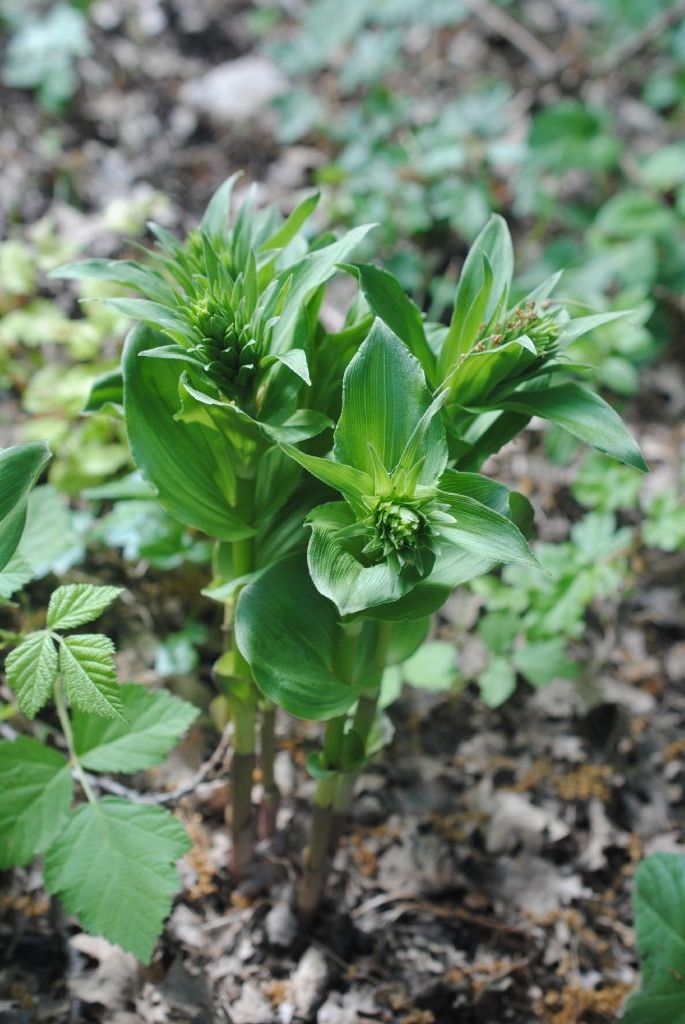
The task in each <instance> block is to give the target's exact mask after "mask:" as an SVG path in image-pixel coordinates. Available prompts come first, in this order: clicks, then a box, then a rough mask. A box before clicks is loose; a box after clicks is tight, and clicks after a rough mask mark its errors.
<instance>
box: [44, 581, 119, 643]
mask: <svg viewBox="0 0 685 1024" xmlns="http://www.w3.org/2000/svg"><path fill="white" fill-rule="evenodd" d="M121 593H123V590H122V588H121V587H96V586H93V585H92V584H90V583H67V584H65V586H63V587H58V588H57V590H55V591H53V593H52V595H51V597H50V604H49V605H48V616H47V624H48V626H49V627H50V629H57V630H60V631H61V630H64V629H74V628H75V627H76V626H82V625H83V624H84V622H92V621H93V619H97V618H98V617H99V616H100V615H102V613H103V612H104V610H105V608H108V607H109V606H110V604H111V603H112V601H114V600H116V598H117V597H118V596H119V594H121Z"/></svg>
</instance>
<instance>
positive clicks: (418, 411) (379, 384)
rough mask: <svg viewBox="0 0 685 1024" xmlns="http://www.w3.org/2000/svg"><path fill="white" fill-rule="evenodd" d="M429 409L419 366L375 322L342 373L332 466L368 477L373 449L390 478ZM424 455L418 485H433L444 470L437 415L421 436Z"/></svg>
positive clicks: (444, 448) (443, 446)
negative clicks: (343, 465) (342, 465)
mask: <svg viewBox="0 0 685 1024" xmlns="http://www.w3.org/2000/svg"><path fill="white" fill-rule="evenodd" d="M430 405H431V394H430V391H429V390H428V388H427V387H426V380H425V377H424V373H423V370H422V369H421V367H420V365H419V363H418V362H417V360H416V359H415V358H414V356H412V355H411V353H410V352H409V351H408V350H407V347H406V345H403V344H402V342H401V341H400V340H399V338H398V337H397V336H396V335H395V334H394V333H393V332H392V331H391V330H390V328H389V327H387V326H386V325H385V324H384V323H383V321H382V320H378V319H377V320H376V321H375V322H374V324H373V326H372V328H371V330H370V332H369V335H368V337H367V339H366V341H364V342H363V344H362V345H361V347H360V348H359V351H358V352H357V354H356V355H355V357H354V358H353V359H352V361H351V363H350V364H349V366H348V367H347V370H346V371H345V376H344V379H343V400H342V412H341V414H340V419H339V420H338V425H337V427H336V428H335V446H334V455H335V458H336V460H337V461H338V462H342V463H346V464H347V465H349V466H354V467H355V468H356V469H359V470H362V471H364V472H366V473H368V474H370V475H372V476H373V473H374V458H373V454H372V452H371V446H373V448H374V449H375V451H376V452H377V453H378V456H379V458H380V461H381V462H382V464H383V465H384V466H385V468H386V470H387V471H388V472H390V473H391V472H392V470H393V469H394V468H395V467H396V466H397V464H398V462H399V460H400V458H401V456H402V453H403V452H404V450H405V447H406V446H407V443H408V442H409V441H410V439H411V438H412V435H413V434H414V431H415V429H416V428H417V426H418V425H419V423H420V421H421V418H422V416H423V415H424V413H425V412H426V411H427V410H428V409H429V407H430ZM436 412H437V410H436ZM424 455H425V460H424V462H423V466H422V469H421V475H420V478H419V481H420V483H422V484H431V483H435V481H436V480H437V478H438V477H439V476H440V474H441V473H442V471H443V469H444V468H445V466H446V464H447V442H446V441H445V432H444V429H443V426H442V423H441V421H440V417H439V416H437V415H436V416H435V418H434V419H433V420H432V422H431V424H430V427H429V428H428V430H427V435H426V441H425V451H424Z"/></svg>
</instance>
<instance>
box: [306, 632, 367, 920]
mask: <svg viewBox="0 0 685 1024" xmlns="http://www.w3.org/2000/svg"><path fill="white" fill-rule="evenodd" d="M358 636H359V626H358V624H356V623H355V624H354V625H353V628H352V629H347V630H345V631H342V632H341V637H340V644H339V647H338V652H337V659H336V668H337V670H338V675H339V676H340V677H341V678H342V679H344V680H345V681H346V682H348V683H350V684H351V683H352V681H353V675H354V663H355V654H356V648H357V639H358ZM346 723H347V716H346V715H339V716H338V717H337V718H332V719H330V721H328V722H326V728H325V732H324V741H323V761H324V765H325V767H326V768H327V769H328V771H329V772H330V774H327V775H325V776H324V777H323V778H322V779H319V782H318V784H317V787H316V793H315V795H314V811H313V814H312V824H311V832H310V837H309V845H308V847H307V851H306V853H305V859H304V870H303V872H302V878H301V879H300V884H299V886H298V890H297V907H298V912H299V914H300V917H301V918H302V920H303V921H305V922H307V921H310V920H311V919H312V917H313V916H314V914H315V913H316V911H317V908H318V906H319V904H320V902H321V898H322V896H323V893H324V889H325V887H326V880H327V878H328V872H329V869H330V863H331V858H332V854H333V852H334V848H335V842H334V839H335V835H334V826H335V797H336V792H337V788H338V783H339V780H340V779H341V778H343V777H344V774H343V772H342V763H343V746H344V741H345V725H346Z"/></svg>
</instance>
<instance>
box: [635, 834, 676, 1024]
mask: <svg viewBox="0 0 685 1024" xmlns="http://www.w3.org/2000/svg"><path fill="white" fill-rule="evenodd" d="M633 904H634V908H635V928H636V932H637V951H638V954H639V956H640V960H641V962H642V984H641V986H640V989H639V990H638V991H637V992H635V993H634V994H633V995H632V996H630V998H629V999H628V1001H627V1003H626V1006H625V1009H624V1011H623V1014H622V1016H621V1018H620V1019H621V1022H622V1024H661V1022H662V1021H666V1020H668V1021H669V1024H670V1022H672V1024H682V1022H683V1021H685V975H684V974H683V957H684V956H685V926H684V924H683V922H684V920H685V913H684V911H685V857H683V856H682V855H680V854H676V853H655V854H652V856H651V857H647V858H646V860H644V861H643V862H642V863H641V864H640V866H639V867H638V869H637V872H636V875H635V893H634V897H633Z"/></svg>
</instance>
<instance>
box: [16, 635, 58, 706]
mask: <svg viewBox="0 0 685 1024" xmlns="http://www.w3.org/2000/svg"><path fill="white" fill-rule="evenodd" d="M5 669H6V671H7V682H8V684H9V685H10V686H11V688H12V689H13V690H14V693H15V694H16V697H17V703H18V704H19V707H20V708H21V710H22V711H23V712H24V714H25V715H26V717H27V718H33V717H34V716H35V715H36V714H37V713H38V712H39V711H40V709H41V708H42V707H43V706H44V705H45V704H46V703H47V701H48V698H49V697H50V694H51V693H52V688H53V686H54V685H55V680H56V678H57V649H56V648H55V642H54V640H53V639H52V637H51V636H50V634H49V633H48V632H47V631H42V632H40V633H29V635H28V636H26V637H24V639H23V640H22V642H21V643H20V644H19V646H18V647H15V648H14V650H13V651H11V652H10V654H8V656H7V661H6V662H5Z"/></svg>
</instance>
